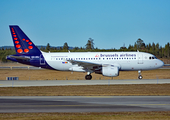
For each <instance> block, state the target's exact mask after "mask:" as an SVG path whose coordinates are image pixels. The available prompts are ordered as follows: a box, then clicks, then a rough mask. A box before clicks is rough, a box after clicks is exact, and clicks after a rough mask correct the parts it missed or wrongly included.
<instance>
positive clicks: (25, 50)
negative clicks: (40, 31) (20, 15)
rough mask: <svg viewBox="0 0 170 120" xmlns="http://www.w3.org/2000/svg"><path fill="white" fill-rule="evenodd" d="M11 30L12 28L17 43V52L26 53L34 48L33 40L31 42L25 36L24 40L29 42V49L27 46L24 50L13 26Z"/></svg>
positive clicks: (15, 43)
mask: <svg viewBox="0 0 170 120" xmlns="http://www.w3.org/2000/svg"><path fill="white" fill-rule="evenodd" d="M11 30H12V34H13V38H14V40H15V42H14V45H15V48H17V52H18V53H23V52H25V53H28V52H29V49H33V46H31V45H32V42H29V40H25V38H23V39H22V40H23V41H26V43H28V42H29V43H28V45H29V46H28V49H27V48H25V49H24V51H23V50H22V49H21V43H20V42H19V41H18V36H17V35H16V33H15V31H14V28H11Z"/></svg>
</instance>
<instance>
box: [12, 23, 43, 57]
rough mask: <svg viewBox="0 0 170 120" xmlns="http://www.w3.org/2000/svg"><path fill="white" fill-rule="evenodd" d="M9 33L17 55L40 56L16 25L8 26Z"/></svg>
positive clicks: (39, 52)
mask: <svg viewBox="0 0 170 120" xmlns="http://www.w3.org/2000/svg"><path fill="white" fill-rule="evenodd" d="M9 27H10V31H11V35H12V39H13V43H14V47H15V51H16V54H18V55H22V54H24V55H40V54H41V51H40V50H39V49H38V48H37V47H36V46H35V45H34V43H33V42H32V41H31V40H30V39H29V38H28V37H27V35H26V34H25V33H24V32H23V31H22V30H21V29H20V27H19V26H17V25H10V26H9Z"/></svg>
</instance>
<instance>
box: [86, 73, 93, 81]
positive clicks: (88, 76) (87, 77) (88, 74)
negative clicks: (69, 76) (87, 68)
mask: <svg viewBox="0 0 170 120" xmlns="http://www.w3.org/2000/svg"><path fill="white" fill-rule="evenodd" d="M85 79H86V80H91V79H92V76H91V73H89V72H88V73H87V75H86V76H85Z"/></svg>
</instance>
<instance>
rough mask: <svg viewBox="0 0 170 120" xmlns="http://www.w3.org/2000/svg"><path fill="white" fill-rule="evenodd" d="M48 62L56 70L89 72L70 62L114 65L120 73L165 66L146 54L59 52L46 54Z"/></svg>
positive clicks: (44, 54)
mask: <svg viewBox="0 0 170 120" xmlns="http://www.w3.org/2000/svg"><path fill="white" fill-rule="evenodd" d="M42 54H43V56H44V57H45V60H46V62H47V63H48V64H49V65H50V66H51V67H52V68H54V69H56V70H62V71H78V72H87V71H86V70H85V69H83V67H82V66H81V65H78V64H72V63H71V62H69V61H70V60H74V61H82V62H85V63H90V64H93V63H95V64H100V65H101V66H104V65H114V66H117V67H119V70H120V71H132V70H152V69H157V68H160V67H162V66H163V64H164V63H163V62H162V61H161V60H159V59H157V58H156V57H155V56H154V55H152V54H149V53H144V52H58V53H44V52H42Z"/></svg>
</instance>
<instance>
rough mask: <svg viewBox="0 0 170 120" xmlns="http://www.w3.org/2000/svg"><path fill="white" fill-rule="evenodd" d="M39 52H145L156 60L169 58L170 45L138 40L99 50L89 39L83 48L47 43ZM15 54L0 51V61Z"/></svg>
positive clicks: (3, 50) (10, 51) (5, 50)
mask: <svg viewBox="0 0 170 120" xmlns="http://www.w3.org/2000/svg"><path fill="white" fill-rule="evenodd" d="M40 50H41V51H44V52H68V51H70V52H88V51H89V52H118V51H137V50H139V51H140V52H147V53H151V54H153V55H155V56H156V57H157V58H166V59H169V58H170V44H169V42H168V43H167V44H165V46H160V45H159V43H154V42H153V43H149V44H145V43H144V41H143V40H142V39H140V38H139V39H138V40H137V41H136V42H135V43H134V45H129V46H128V47H125V46H122V47H120V49H115V48H114V49H113V48H112V49H99V48H97V47H96V48H95V47H94V39H92V38H89V39H88V41H87V44H86V45H85V47H73V48H70V47H69V45H68V43H67V42H65V43H64V45H63V46H62V47H59V48H58V47H51V46H50V44H49V43H48V44H47V46H46V47H41V48H40ZM12 54H16V52H15V50H14V49H11V48H10V49H4V48H2V49H0V61H1V62H7V60H6V56H7V55H12Z"/></svg>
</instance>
